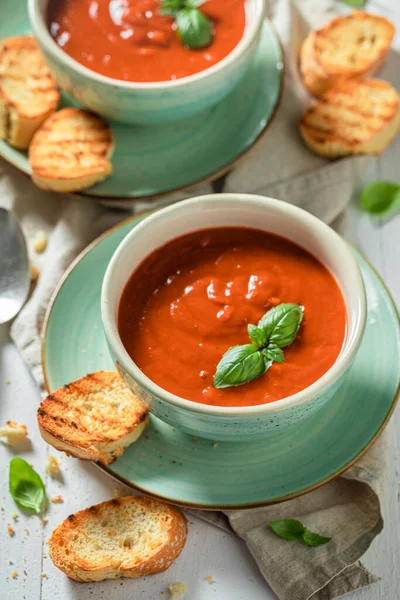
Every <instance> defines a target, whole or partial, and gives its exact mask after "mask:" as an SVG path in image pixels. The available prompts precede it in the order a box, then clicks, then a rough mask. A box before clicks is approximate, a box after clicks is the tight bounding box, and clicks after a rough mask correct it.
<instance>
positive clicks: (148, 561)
mask: <svg viewBox="0 0 400 600" xmlns="http://www.w3.org/2000/svg"><path fill="white" fill-rule="evenodd" d="M186 535H187V523H186V519H185V517H184V516H183V515H182V514H181V513H180V512H179V511H178V510H177V509H176V508H174V507H173V506H169V505H168V504H165V503H164V502H160V501H158V500H153V499H151V498H137V497H133V496H126V497H125V498H115V499H114V500H109V501H108V502H102V503H101V504H97V505H95V506H91V507H90V508H87V509H86V510H81V511H80V512H77V513H75V514H74V515H70V516H69V517H68V518H67V519H65V521H64V522H63V523H61V525H59V526H58V527H57V528H56V529H55V530H54V531H53V533H52V535H51V537H50V539H49V554H50V558H51V559H52V561H53V563H54V564H55V565H56V567H58V568H59V569H61V571H63V572H64V573H65V574H66V575H68V577H71V578H72V579H75V580H76V581H102V580H103V579H118V578H120V577H130V578H137V577H142V576H143V575H150V574H151V573H160V572H161V571H165V570H166V569H168V567H170V566H171V564H172V563H173V562H174V560H176V558H177V557H178V556H179V554H180V553H181V551H182V548H183V546H184V545H185V541H186Z"/></svg>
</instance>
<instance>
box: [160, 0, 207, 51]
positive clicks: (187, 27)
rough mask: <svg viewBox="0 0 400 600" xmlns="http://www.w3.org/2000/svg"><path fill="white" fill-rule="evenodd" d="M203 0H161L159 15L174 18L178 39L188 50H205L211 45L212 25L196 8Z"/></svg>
mask: <svg viewBox="0 0 400 600" xmlns="http://www.w3.org/2000/svg"><path fill="white" fill-rule="evenodd" d="M204 1H205V0H161V6H160V13H161V14H162V15H167V16H169V17H175V21H176V27H177V29H178V33H179V35H180V38H181V39H182V41H183V43H184V44H185V46H188V47H189V48H205V47H206V46H209V45H210V44H211V40H212V30H213V27H212V23H211V21H210V19H209V18H208V17H207V16H206V15H205V14H204V13H202V12H201V11H200V10H199V9H198V6H200V5H201V4H203V2H204Z"/></svg>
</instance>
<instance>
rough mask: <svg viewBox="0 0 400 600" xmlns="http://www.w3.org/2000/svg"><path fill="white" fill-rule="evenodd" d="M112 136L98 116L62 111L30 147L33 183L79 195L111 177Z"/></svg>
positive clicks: (77, 111) (54, 116) (79, 111)
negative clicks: (78, 193) (81, 191)
mask: <svg viewBox="0 0 400 600" xmlns="http://www.w3.org/2000/svg"><path fill="white" fill-rule="evenodd" d="M112 152H113V135H112V131H111V129H110V127H109V126H108V124H107V123H106V122H105V121H103V119H101V118H100V117H98V116H97V115H94V114H92V113H89V112H87V111H84V110H81V109H80V108H63V109H62V110H59V111H58V112H56V113H55V114H54V115H52V116H51V117H50V118H49V119H47V120H46V121H45V122H44V123H43V125H42V126H41V127H40V129H39V130H38V131H37V132H36V134H35V135H34V137H33V140H32V143H31V145H30V146H29V163H30V165H31V168H32V180H33V182H34V183H35V184H36V185H37V186H38V187H40V188H42V189H45V190H53V191H55V192H76V191H78V190H83V189H85V188H88V187H91V186H92V185H95V184H96V183H99V182H100V181H102V180H103V179H105V178H106V177H108V176H109V175H110V174H111V173H112V165H111V162H110V160H109V158H110V157H111V155H112Z"/></svg>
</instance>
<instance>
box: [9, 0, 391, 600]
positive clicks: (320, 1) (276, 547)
mask: <svg viewBox="0 0 400 600" xmlns="http://www.w3.org/2000/svg"><path fill="white" fill-rule="evenodd" d="M335 8H336V6H335V4H334V3H333V2H332V1H331V0H297V2H290V1H289V0H273V1H272V2H271V3H270V7H269V10H270V17H271V19H272V21H273V23H274V25H275V27H276V29H277V31H278V33H279V36H280V39H281V41H282V43H283V46H284V51H285V81H284V92H283V97H282V101H281V105H280V108H279V110H278V111H277V114H276V116H275V119H274V122H273V123H272V125H271V126H270V128H269V130H268V132H267V134H266V135H265V136H263V137H262V139H261V140H260V141H259V143H258V144H257V145H256V146H255V147H254V148H253V149H252V150H251V152H250V153H249V155H248V157H247V159H246V160H244V161H242V162H241V163H240V165H239V166H238V167H237V168H236V169H235V171H234V172H232V173H231V174H229V175H228V176H227V177H226V178H225V190H226V191H230V192H246V193H257V194H262V195H269V196H272V197H276V198H279V199H281V200H284V201H287V202H291V203H294V204H296V205H298V206H301V207H303V208H305V209H306V210H308V211H310V212H312V213H313V214H315V215H317V216H318V217H320V218H321V219H323V220H324V221H326V222H327V223H329V224H331V225H332V226H334V227H335V228H336V229H338V230H339V231H340V232H341V233H342V234H344V235H345V236H348V232H347V230H346V224H345V219H344V217H343V211H344V209H345V207H346V204H347V203H348V201H349V199H350V196H351V194H352V191H353V188H354V182H355V179H356V176H357V171H358V169H360V168H365V167H366V166H367V164H368V159H365V158H359V157H357V158H351V159H345V160H341V161H336V162H333V163H328V162H326V161H325V160H323V159H321V158H319V157H317V156H315V155H313V154H312V153H310V152H309V151H308V150H307V149H306V148H305V147H304V145H303V143H302V141H301V139H300V137H299V134H298V132H297V127H296V124H297V121H298V118H299V116H300V114H301V112H302V110H303V109H304V107H305V106H306V104H307V103H308V102H309V98H308V97H307V94H306V93H305V91H304V88H303V86H302V85H301V82H300V81H299V77H298V73H297V68H296V63H297V56H298V49H299V44H300V42H301V40H302V39H303V38H304V36H305V35H306V33H307V31H308V28H309V27H316V26H319V25H321V23H323V22H325V21H326V20H327V19H328V18H330V17H332V16H334V14H335ZM210 191H212V188H211V186H210V185H205V186H202V187H201V188H198V189H196V190H193V191H192V192H191V193H190V194H189V195H190V196H194V195H199V194H202V193H209V192H210ZM182 197H183V195H182V194H181V195H180V196H178V197H176V196H171V197H170V198H167V199H166V200H164V201H163V203H166V202H173V201H177V200H180V199H182ZM0 205H2V206H6V207H9V208H12V209H13V210H14V211H15V213H16V214H17V215H18V216H19V217H20V218H21V220H22V223H23V226H24V230H25V233H26V235H27V237H28V239H29V240H30V244H31V242H32V239H33V237H34V235H35V233H36V231H37V230H39V229H40V230H44V231H46V232H47V233H48V234H49V245H48V248H47V250H46V252H45V253H44V254H43V255H41V256H39V257H38V256H35V255H33V258H34V262H35V263H36V264H37V266H38V267H39V268H40V277H39V280H38V282H37V285H36V287H35V289H34V290H33V293H32V295H31V297H30V300H29V302H28V303H27V304H26V306H25V307H24V309H23V310H22V312H21V313H20V315H19V316H18V318H17V319H16V320H15V322H14V324H13V326H12V330H11V333H12V337H13V339H14V341H15V343H16V344H17V346H18V347H19V348H20V350H21V352H22V355H23V357H24V359H25V360H26V362H27V364H28V365H29V366H30V368H31V370H32V373H33V375H34V377H35V380H36V381H37V383H38V385H39V387H40V388H41V390H42V392H43V393H45V387H44V381H43V374H42V369H41V359H40V330H41V325H42V322H43V317H44V313H45V310H46V307H47V305H48V302H49V299H50V297H51V294H52V293H53V290H54V288H55V286H56V284H57V282H58V280H59V279H60V277H61V275H62V274H63V272H64V271H65V269H66V268H67V267H68V266H69V264H70V263H71V261H73V259H74V258H75V257H76V256H77V255H78V253H79V252H80V251H81V250H83V248H84V247H85V246H86V245H87V244H88V243H89V242H91V241H92V240H93V239H95V238H96V236H98V235H99V234H100V233H102V232H103V231H105V230H106V229H107V228H108V227H110V226H112V225H115V224H116V223H118V222H119V221H121V220H122V219H124V218H126V217H127V216H129V214H127V213H126V212H121V211H112V210H110V209H107V208H106V207H103V206H100V205H99V204H96V203H94V202H90V201H81V200H75V199H72V198H69V197H66V196H61V195H57V194H51V193H45V192H42V191H40V190H38V189H37V188H35V187H34V186H33V185H32V184H31V182H30V181H29V180H28V179H27V178H26V177H25V176H23V175H21V174H19V173H17V172H16V171H14V170H12V169H11V168H10V167H8V166H7V165H4V164H1V165H0ZM149 206H150V205H145V204H141V205H140V206H138V205H137V206H136V210H137V209H138V208H139V209H140V210H143V209H144V208H148V207H149ZM151 206H154V204H153V205H151ZM384 465H385V439H384V437H382V438H381V439H380V441H379V442H378V443H376V444H375V445H374V447H373V448H372V449H371V450H370V451H369V452H368V453H367V454H366V455H365V456H364V457H363V458H362V459H361V460H360V461H359V462H358V463H357V464H356V465H355V466H353V467H352V468H351V469H350V470H348V471H347V472H346V473H345V474H344V475H342V477H340V478H339V479H338V480H336V481H333V482H331V483H330V484H328V485H326V486H324V487H322V488H320V489H318V490H315V491H313V492H311V493H309V494H307V495H304V496H302V497H300V498H297V499H294V500H290V501H288V502H285V503H282V504H279V505H276V506H271V507H267V508H260V509H252V510H237V511H231V512H226V513H225V514H222V513H214V512H203V511H194V512H195V514H197V516H200V517H202V518H204V519H205V520H207V521H210V522H212V523H214V524H215V525H217V526H219V527H223V528H224V529H227V530H229V531H231V532H232V533H236V534H237V535H239V536H241V537H242V538H243V539H244V540H245V541H246V544H247V547H248V549H249V551H250V552H251V554H252V555H253V557H254V559H255V560H256V562H257V564H258V566H259V568H260V571H261V572H262V574H263V575H264V577H265V579H266V581H267V582H268V584H269V585H270V586H271V588H272V589H273V590H274V592H275V593H276V594H277V596H278V597H279V598H280V599H281V600H306V599H308V598H313V599H315V600H331V599H333V598H337V597H339V596H342V595H344V594H346V593H348V592H350V591H352V590H355V589H357V588H359V587H363V586H366V585H369V584H370V583H373V582H374V581H376V577H375V576H374V575H372V574H371V573H369V572H368V571H367V570H366V569H365V568H364V567H363V566H362V564H361V563H360V562H359V559H360V558H361V557H362V555H363V553H364V552H365V551H366V549H367V548H368V546H369V545H370V543H371V541H372V540H373V539H374V537H375V536H376V535H377V534H378V533H379V531H380V530H381V529H382V525H383V522H382V515H381V507H380V498H381V496H382V490H383V489H384V481H383V479H384V474H385V468H384ZM286 517H290V518H299V519H301V520H302V521H303V522H304V523H305V524H306V525H307V526H308V527H309V528H310V529H311V530H316V531H319V532H321V533H323V534H325V535H329V536H332V537H333V541H332V542H331V543H330V544H328V545H326V546H322V547H319V548H307V547H304V546H302V545H301V544H299V543H297V542H286V541H285V540H282V539H281V538H279V537H277V536H275V535H274V534H273V533H272V532H271V530H270V529H269V528H268V527H267V523H268V521H270V520H272V519H277V518H286Z"/></svg>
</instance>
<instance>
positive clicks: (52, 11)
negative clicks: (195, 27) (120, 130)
mask: <svg viewBox="0 0 400 600" xmlns="http://www.w3.org/2000/svg"><path fill="white" fill-rule="evenodd" d="M159 9H160V0H50V3H49V8H48V15H47V21H48V27H49V30H50V33H51V35H52V36H53V38H54V39H55V41H56V42H57V44H58V45H59V46H60V47H61V48H62V49H63V50H65V52H67V54H69V55H70V56H72V58H75V59H76V60H77V61H78V62H80V63H81V64H82V65H84V66H85V67H88V68H89V69H92V70H93V71H97V72H98V73H101V74H102V75H106V76H108V77H113V78H115V79H122V80H125V81H141V82H144V81H147V82H154V81H167V80H169V79H179V78H181V77H186V76H188V75H192V74H193V73H198V72H199V71H204V69H207V68H208V67H211V66H212V65H214V64H215V63H217V62H219V61H220V60H222V59H223V58H224V57H225V56H226V55H227V54H229V53H230V52H231V51H232V50H233V49H234V48H235V46H236V45H237V44H238V42H239V41H240V39H241V38H242V36H243V31H244V28H245V21H246V15H245V0H208V2H205V4H202V5H201V6H200V7H199V10H201V11H202V12H204V13H205V14H206V15H207V16H208V17H209V18H210V19H211V20H212V23H213V29H214V35H213V40H212V43H211V44H210V46H208V47H206V48H201V49H197V50H194V49H190V48H187V47H185V46H184V45H183V43H182V42H181V40H180V39H179V37H178V35H177V32H176V27H175V20H174V19H173V18H172V17H168V16H163V15H161V14H160V12H159Z"/></svg>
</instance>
